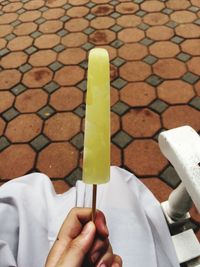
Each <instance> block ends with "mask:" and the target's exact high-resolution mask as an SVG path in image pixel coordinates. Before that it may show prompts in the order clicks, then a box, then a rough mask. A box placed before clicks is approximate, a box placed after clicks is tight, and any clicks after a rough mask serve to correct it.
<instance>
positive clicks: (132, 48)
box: [118, 43, 148, 60]
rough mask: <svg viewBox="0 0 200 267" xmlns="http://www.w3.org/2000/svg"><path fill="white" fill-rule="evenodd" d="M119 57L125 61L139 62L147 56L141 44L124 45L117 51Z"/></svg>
mask: <svg viewBox="0 0 200 267" xmlns="http://www.w3.org/2000/svg"><path fill="white" fill-rule="evenodd" d="M118 53H119V56H120V57H122V58H124V59H126V60H139V59H142V58H144V57H145V56H146V55H147V54H148V50H147V48H146V46H144V45H142V44H137V43H135V44H125V45H123V46H122V47H120V48H119V50H118Z"/></svg>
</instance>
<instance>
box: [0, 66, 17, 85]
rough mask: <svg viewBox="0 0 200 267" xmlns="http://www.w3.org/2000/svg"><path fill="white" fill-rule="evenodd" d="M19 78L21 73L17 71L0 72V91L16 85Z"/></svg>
mask: <svg viewBox="0 0 200 267" xmlns="http://www.w3.org/2000/svg"><path fill="white" fill-rule="evenodd" d="M20 78H21V73H20V72H19V71H17V70H3V71H0V81H1V83H0V90H4V89H10V88H12V87H13V86H14V85H16V84H17V83H18V82H19V81H20Z"/></svg>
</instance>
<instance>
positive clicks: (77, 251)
mask: <svg viewBox="0 0 200 267" xmlns="http://www.w3.org/2000/svg"><path fill="white" fill-rule="evenodd" d="M95 232H96V228H95V225H94V223H93V222H88V223H87V224H86V225H85V226H84V228H83V230H82V231H81V233H80V234H79V235H78V236H77V237H76V238H75V239H74V240H72V241H71V242H70V244H69V246H68V247H67V249H66V252H64V254H63V255H62V257H61V259H60V260H59V262H58V266H59V267H64V266H70V267H81V265H82V263H83V261H84V258H85V256H86V254H87V252H88V251H89V249H90V248H91V246H92V244H93V242H94V238H95Z"/></svg>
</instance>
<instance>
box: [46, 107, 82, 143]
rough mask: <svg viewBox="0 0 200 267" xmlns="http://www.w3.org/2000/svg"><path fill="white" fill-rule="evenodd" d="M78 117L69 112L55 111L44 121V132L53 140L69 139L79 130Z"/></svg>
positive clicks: (79, 122)
mask: <svg viewBox="0 0 200 267" xmlns="http://www.w3.org/2000/svg"><path fill="white" fill-rule="evenodd" d="M80 124H81V121H80V118H79V117H77V116H76V115H74V114H73V113H71V112H67V113H57V114H55V115H54V116H52V117H51V118H50V119H48V120H47V121H45V126H44V133H45V134H46V136H47V137H49V138H50V139H51V140H54V141H65V140H69V139H70V138H71V137H73V136H74V135H75V134H77V133H78V132H79V131H80Z"/></svg>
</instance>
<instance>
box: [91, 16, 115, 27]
mask: <svg viewBox="0 0 200 267" xmlns="http://www.w3.org/2000/svg"><path fill="white" fill-rule="evenodd" d="M114 24H115V20H114V19H113V18H110V17H97V18H95V19H93V20H92V21H91V27H93V28H95V29H97V30H101V29H108V28H110V27H111V26H112V25H114Z"/></svg>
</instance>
